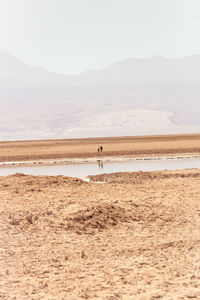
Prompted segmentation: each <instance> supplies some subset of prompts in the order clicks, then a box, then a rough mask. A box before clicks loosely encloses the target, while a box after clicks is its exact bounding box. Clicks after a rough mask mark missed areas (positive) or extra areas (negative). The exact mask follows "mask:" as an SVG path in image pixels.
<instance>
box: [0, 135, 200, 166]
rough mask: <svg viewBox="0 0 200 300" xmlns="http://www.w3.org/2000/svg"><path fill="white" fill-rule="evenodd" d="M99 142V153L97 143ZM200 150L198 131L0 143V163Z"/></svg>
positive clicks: (198, 151) (178, 152)
mask: <svg viewBox="0 0 200 300" xmlns="http://www.w3.org/2000/svg"><path fill="white" fill-rule="evenodd" d="M98 145H103V147H104V151H103V153H97V146H98ZM174 153H176V154H180V153H181V154H182V153H193V154H199V153H200V134H185V135H161V136H140V137H111V138H90V139H89V138H88V139H74V140H69V139H68V140H46V141H21V142H0V162H3V161H23V160H39V159H59V158H60V159H61V158H63V159H64V158H88V157H96V156H99V157H106V156H144V155H149V156H154V155H155V154H156V155H165V154H174Z"/></svg>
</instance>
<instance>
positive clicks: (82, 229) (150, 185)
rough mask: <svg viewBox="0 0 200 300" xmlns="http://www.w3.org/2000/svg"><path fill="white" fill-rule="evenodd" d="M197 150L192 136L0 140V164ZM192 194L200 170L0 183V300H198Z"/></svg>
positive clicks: (198, 223)
mask: <svg viewBox="0 0 200 300" xmlns="http://www.w3.org/2000/svg"><path fill="white" fill-rule="evenodd" d="M99 144H102V145H103V147H104V151H103V153H97V145H99ZM199 150H200V135H197V134H195V135H173V136H159V137H158V136H154V137H136V138H131V137H126V138H112V139H110V140H109V138H104V139H103V138H102V139H83V140H58V141H24V142H1V143H0V161H1V162H6V161H25V160H27V161H28V160H35V161H36V160H38V159H39V160H40V159H43V160H45V159H60V158H76V157H77V158H84V157H97V158H98V157H99V156H102V158H103V157H104V156H105V157H107V156H111V157H112V156H122V157H127V156H131V157H132V156H138V155H139V156H143V155H150V156H156V155H166V154H167V155H180V154H186V155H198V153H199ZM147 163H148V162H147ZM199 195H200V169H187V170H174V171H170V170H164V171H156V172H132V173H113V174H101V175H96V176H90V182H86V181H84V180H82V179H80V178H72V177H66V176H32V175H24V174H18V173H16V174H15V175H10V176H0V251H1V255H0V299H144V300H146V299H152V300H153V299H200V232H199V230H200V196H199Z"/></svg>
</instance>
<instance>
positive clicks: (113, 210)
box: [66, 202, 175, 234]
mask: <svg viewBox="0 0 200 300" xmlns="http://www.w3.org/2000/svg"><path fill="white" fill-rule="evenodd" d="M174 219H175V215H174V214H173V212H172V211H171V210H169V208H168V211H166V207H164V206H162V205H152V203H150V202H149V203H148V202H147V203H144V204H142V203H138V204H137V203H135V202H132V203H130V205H129V206H128V207H127V208H126V209H125V208H123V207H120V206H119V205H114V204H110V205H108V204H101V205H98V206H92V207H90V208H87V209H85V210H81V211H78V212H76V213H73V214H71V215H69V217H67V219H66V221H67V226H66V229H67V230H72V231H77V233H79V234H81V233H89V232H96V231H102V230H105V229H109V228H111V227H113V226H117V225H118V226H119V225H122V224H123V223H129V224H131V223H132V224H133V223H135V222H141V223H143V224H146V225H147V224H148V225H149V226H151V225H153V224H154V223H155V222H157V221H159V222H162V223H165V222H173V221H174Z"/></svg>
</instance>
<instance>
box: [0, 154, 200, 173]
mask: <svg viewBox="0 0 200 300" xmlns="http://www.w3.org/2000/svg"><path fill="white" fill-rule="evenodd" d="M188 168H200V157H195V158H181V157H180V158H171V157H169V158H155V159H148V158H146V159H129V160H126V161H121V162H103V161H100V160H99V161H97V162H95V163H94V162H93V163H73V164H72V163H71V164H54V165H35V166H30V165H27V166H26V165H12V166H1V167H0V176H6V175H11V174H15V173H24V174H31V175H65V176H71V177H86V176H88V175H97V174H103V173H114V172H134V171H156V170H165V169H167V170H175V169H188Z"/></svg>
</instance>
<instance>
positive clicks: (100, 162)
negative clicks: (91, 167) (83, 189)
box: [98, 160, 103, 170]
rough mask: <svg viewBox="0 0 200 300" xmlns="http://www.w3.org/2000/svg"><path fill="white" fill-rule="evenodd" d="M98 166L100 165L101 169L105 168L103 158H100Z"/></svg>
mask: <svg viewBox="0 0 200 300" xmlns="http://www.w3.org/2000/svg"><path fill="white" fill-rule="evenodd" d="M98 167H99V170H103V161H102V160H98Z"/></svg>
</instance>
